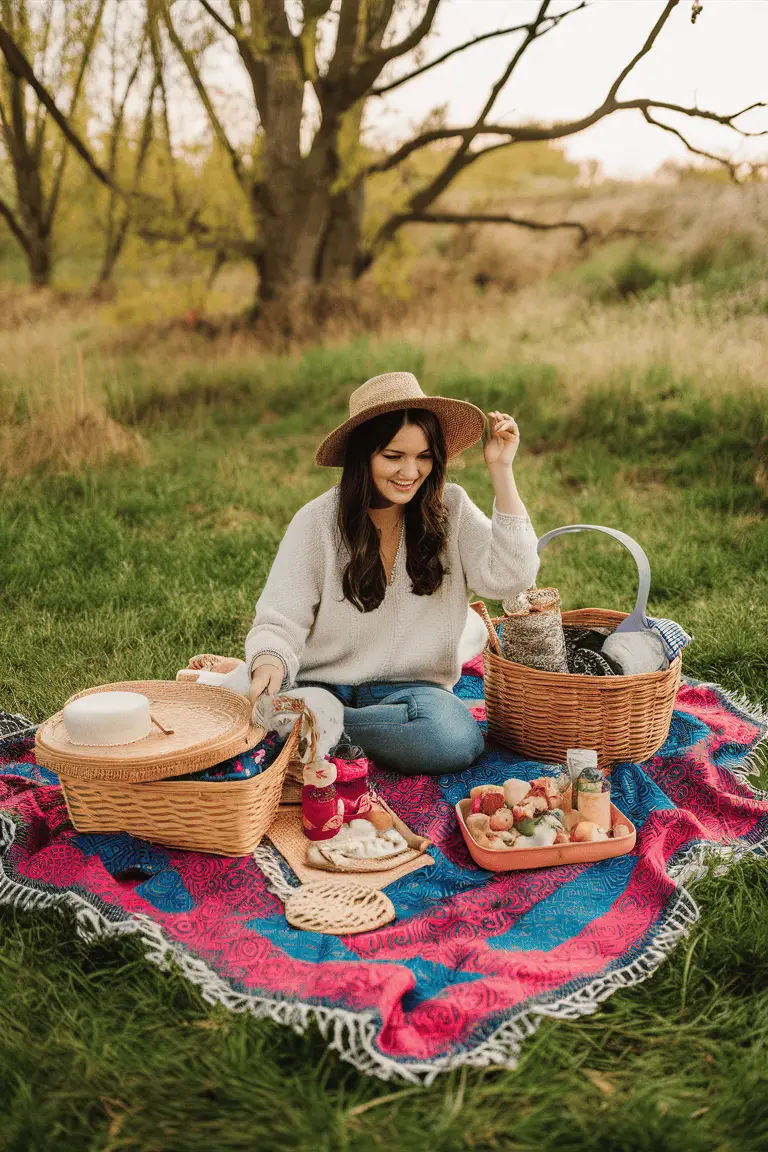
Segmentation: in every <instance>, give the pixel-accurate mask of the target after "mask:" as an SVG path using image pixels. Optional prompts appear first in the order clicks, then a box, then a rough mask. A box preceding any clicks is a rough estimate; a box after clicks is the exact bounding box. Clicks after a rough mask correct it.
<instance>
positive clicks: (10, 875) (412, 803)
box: [0, 660, 768, 1082]
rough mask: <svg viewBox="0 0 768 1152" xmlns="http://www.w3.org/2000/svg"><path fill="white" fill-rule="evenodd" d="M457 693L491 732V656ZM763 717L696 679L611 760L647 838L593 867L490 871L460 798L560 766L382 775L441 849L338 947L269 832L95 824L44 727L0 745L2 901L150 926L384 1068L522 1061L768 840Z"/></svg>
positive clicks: (623, 803) (196, 962) (382, 786)
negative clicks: (298, 890) (301, 912)
mask: <svg viewBox="0 0 768 1152" xmlns="http://www.w3.org/2000/svg"><path fill="white" fill-rule="evenodd" d="M455 692H456V694H457V695H458V696H460V697H461V698H462V699H463V700H464V701H465V703H466V704H467V706H468V707H469V708H470V709H471V710H472V713H473V715H474V716H475V718H476V719H477V720H478V723H480V724H481V726H483V727H485V719H484V715H485V714H484V706H483V702H482V697H483V681H482V663H481V662H480V661H479V660H476V661H472V662H471V663H470V664H469V665H465V668H464V675H463V676H462V678H461V680H460V681H459V683H458V684H457V686H456V689H455ZM766 720H767V718H766V716H764V715H762V714H760V713H759V712H758V711H757V710H756V709H754V708H750V707H749V705H748V704H747V703H746V702H745V701H740V700H736V699H735V698H733V697H732V696H730V695H728V694H727V693H726V692H725V691H724V690H723V689H722V688H719V687H718V686H717V685H714V684H704V683H697V682H695V681H692V680H687V681H685V682H684V683H683V685H682V687H681V689H680V692H679V695H678V698H677V703H676V710H675V713H674V718H673V722H672V728H671V731H670V734H669V738H668V740H667V742H666V743H665V745H664V747H663V748H662V749H661V750H660V752H659V753H658V754H657V755H656V756H654V757H653V758H652V759H650V760H649V761H647V762H646V763H644V764H642V765H640V764H619V765H617V766H616V767H615V768H614V772H613V790H614V802H615V803H617V805H618V807H619V808H620V809H622V810H623V811H624V812H626V813H627V815H628V816H629V817H630V818H631V819H632V821H633V822H634V823H635V825H636V826H637V829H638V838H637V846H636V848H635V850H634V851H633V852H632V854H631V855H628V856H622V857H618V858H616V859H612V860H605V861H603V862H601V863H597V864H591V865H590V864H583V865H574V866H562V867H557V868H550V869H540V870H536V871H529V872H511V873H501V874H492V873H489V872H487V871H484V870H481V869H478V868H477V867H476V866H475V865H474V863H473V861H472V860H471V858H470V857H469V855H468V853H467V851H466V847H465V845H464V842H463V840H462V838H461V835H460V833H459V831H458V829H457V826H456V821H455V816H454V812H453V804H454V803H455V802H456V801H457V800H458V799H460V798H461V797H463V796H465V795H466V794H467V792H468V791H469V789H470V788H471V787H472V786H473V785H475V784H478V783H481V782H483V781H488V782H501V781H503V780H504V779H505V778H506V777H508V776H510V775H517V776H520V777H523V778H531V777H533V776H537V775H540V774H541V771H542V768H541V765H540V764H536V763H534V762H531V761H523V760H521V759H520V758H519V757H517V756H515V755H514V754H513V753H511V752H509V751H508V750H506V749H503V748H501V747H499V746H497V745H494V744H490V743H489V744H488V745H487V748H486V752H485V754H484V755H483V756H482V758H481V759H480V760H479V761H478V762H477V763H476V764H475V766H473V767H472V768H471V769H469V770H467V771H465V772H462V773H460V774H458V775H455V776H443V777H439V778H435V777H426V776H416V777H407V778H406V777H398V776H395V775H392V774H388V773H381V772H380V773H377V777H376V785H377V787H378V788H379V790H380V791H381V793H382V794H383V795H384V797H385V798H386V799H387V800H388V802H389V803H390V804H391V805H392V807H393V808H394V809H395V810H396V811H397V812H398V813H399V814H401V815H402V817H403V818H404V819H406V820H407V822H408V824H409V825H410V826H411V827H412V828H413V829H414V830H415V831H417V832H419V833H422V834H424V835H426V836H429V837H430V838H431V839H432V840H433V841H434V843H435V845H436V846H437V849H438V850H437V851H436V852H435V853H434V855H435V857H436V863H435V864H434V866H432V867H430V868H426V869H423V870H421V871H419V872H415V873H412V874H410V875H408V876H404V877H402V878H401V879H400V880H398V881H396V882H395V883H394V884H392V885H390V887H389V888H388V889H387V893H388V895H389V896H390V898H391V900H392V902H393V904H394V906H395V909H396V913H397V919H396V920H395V921H394V922H393V923H392V924H389V925H387V926H386V927H385V928H382V929H380V930H378V931H375V932H370V933H366V934H364V935H360V936H347V937H344V938H341V939H337V938H334V937H330V936H323V935H319V934H317V933H309V932H301V931H297V930H296V929H293V928H291V927H289V926H288V924H287V922H286V920H285V917H284V915H283V910H282V904H281V901H280V899H279V895H280V893H281V892H282V893H283V894H284V892H285V891H286V890H287V888H289V887H290V886H293V885H295V884H296V883H297V881H296V878H295V876H294V875H293V874H292V873H291V872H290V870H289V869H288V868H287V866H286V865H285V864H284V862H283V861H282V858H281V857H279V855H278V854H277V852H276V850H275V849H274V847H272V846H270V845H269V843H268V841H264V842H262V845H261V846H260V847H259V848H258V849H257V851H256V853H255V854H254V856H253V857H242V858H228V857H227V858H223V857H218V856H212V855H205V854H203V853H195V852H185V851H174V850H171V849H166V848H162V847H159V846H156V845H152V844H149V843H147V842H146V841H138V840H134V839H133V838H132V837H130V836H127V835H79V834H78V833H77V832H75V830H74V829H73V827H72V825H71V823H70V822H69V820H68V817H67V811H66V807H65V804H64V800H63V796H62V793H61V790H60V788H59V787H58V783H57V777H56V776H55V775H54V773H52V772H50V771H48V770H47V769H45V768H42V767H39V766H37V765H36V764H35V763H34V757H33V749H34V742H33V735H32V734H31V733H30V732H29V731H27V732H26V733H25V734H22V735H19V736H11V737H6V738H5V739H0V902H6V903H13V904H16V905H18V906H20V907H23V908H45V907H47V906H50V905H51V904H52V903H54V902H57V901H66V902H67V903H69V904H70V906H72V907H73V908H74V910H75V913H76V916H77V921H78V930H79V931H81V932H82V933H83V935H86V936H90V935H94V936H96V935H103V936H109V935H122V934H123V933H128V932H135V933H139V934H140V936H141V937H142V939H143V941H144V944H145V948H146V955H147V956H148V958H149V959H151V960H153V961H155V962H157V963H158V964H160V965H161V966H162V965H165V964H167V963H168V962H170V961H175V962H177V963H178V964H179V965H180V966H181V969H182V971H183V972H184V973H185V975H186V976H187V977H188V978H189V979H190V980H191V981H193V982H194V983H195V984H197V985H198V986H199V987H200V988H201V990H202V993H203V996H204V997H205V998H206V999H207V1000H208V1001H210V1002H217V1001H218V1002H221V1003H223V1004H225V1005H227V1006H228V1007H229V1008H231V1009H232V1010H238V1011H250V1012H252V1013H253V1014H254V1015H256V1016H268V1017H271V1018H272V1019H275V1020H278V1021H281V1022H283V1023H285V1024H288V1025H290V1026H292V1027H294V1028H298V1029H303V1028H305V1027H306V1026H307V1024H308V1023H309V1022H310V1021H312V1020H315V1021H316V1022H317V1023H318V1025H319V1026H320V1029H321V1030H322V1032H323V1034H324V1036H325V1038H326V1040H327V1042H328V1044H329V1046H330V1047H331V1048H333V1049H335V1050H336V1051H337V1052H338V1053H339V1054H340V1055H341V1056H342V1058H344V1059H346V1060H348V1061H350V1062H351V1063H353V1064H355V1065H356V1066H357V1067H358V1068H359V1069H360V1070H362V1071H364V1072H366V1073H370V1074H373V1075H377V1076H379V1077H381V1078H383V1079H389V1078H392V1077H400V1078H402V1079H405V1080H409V1081H414V1082H419V1081H424V1082H430V1081H431V1080H432V1079H434V1077H435V1076H436V1075H437V1074H438V1073H439V1072H441V1071H445V1070H447V1069H450V1068H454V1067H456V1066H458V1065H462V1064H466V1065H474V1066H487V1065H489V1064H495V1065H499V1064H503V1065H506V1066H508V1067H513V1066H514V1064H515V1061H516V1059H517V1057H518V1054H519V1052H520V1048H521V1045H522V1044H523V1043H524V1041H525V1039H526V1037H527V1036H530V1035H531V1034H532V1033H533V1032H534V1031H535V1029H536V1027H537V1025H538V1023H539V1022H540V1020H541V1018H542V1017H545V1016H550V1017H558V1016H559V1017H566V1018H568V1019H574V1017H576V1016H578V1015H579V1014H581V1013H590V1012H594V1011H596V1009H597V1007H598V1005H599V1002H600V1001H601V1000H603V999H605V998H606V997H607V996H609V995H610V994H611V993H612V992H614V991H615V990H616V989H618V988H621V987H626V986H627V985H630V984H634V983H637V982H638V981H640V980H643V979H645V978H646V977H648V976H649V975H650V974H651V973H652V972H653V971H654V969H655V968H656V967H657V966H658V965H659V964H660V963H661V962H662V961H663V959H664V957H665V956H666V955H667V953H668V952H669V951H670V949H672V948H673V947H674V945H675V944H676V943H677V942H678V941H679V940H680V938H681V937H682V936H684V935H685V933H686V932H687V931H688V929H689V927H690V925H691V924H692V923H693V922H694V921H695V920H696V919H697V917H698V909H697V906H696V904H695V902H694V900H693V899H692V897H691V895H690V894H689V892H688V891H687V889H686V882H687V881H688V880H689V879H690V878H691V877H692V876H694V875H697V874H698V873H699V872H700V871H701V869H702V866H703V865H702V861H703V859H704V858H705V856H706V854H707V853H709V852H713V851H714V852H718V853H719V854H720V855H721V856H722V861H723V863H724V864H727V863H728V862H729V861H733V860H736V859H738V858H739V857H740V856H741V855H743V854H744V853H747V852H754V853H761V854H765V853H766V851H768V798H767V797H766V795H765V794H763V793H757V792H755V791H754V790H753V789H752V788H751V787H750V786H749V785H748V783H747V782H746V777H747V775H748V773H749V772H750V770H752V768H753V767H754V765H755V764H756V760H755V750H756V748H757V746H758V744H759V743H760V741H761V740H764V739H765V737H766V733H767V732H768V723H767V722H766Z"/></svg>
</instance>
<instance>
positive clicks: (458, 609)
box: [190, 372, 539, 774]
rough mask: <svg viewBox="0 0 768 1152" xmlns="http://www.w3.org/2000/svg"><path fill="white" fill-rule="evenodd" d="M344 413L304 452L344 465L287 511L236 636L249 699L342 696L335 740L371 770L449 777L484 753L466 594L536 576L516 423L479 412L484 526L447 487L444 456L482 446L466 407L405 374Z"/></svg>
mask: <svg viewBox="0 0 768 1152" xmlns="http://www.w3.org/2000/svg"><path fill="white" fill-rule="evenodd" d="M349 411H350V417H349V419H348V420H346V421H345V422H344V423H343V424H341V425H340V426H339V427H338V428H335V429H334V430H333V432H331V433H330V435H328V436H326V438H325V439H324V440H323V442H322V443H321V444H320V446H319V448H318V449H317V453H316V455H315V462H316V463H317V464H319V465H321V466H323V467H342V468H343V472H342V476H341V480H340V482H339V484H337V485H336V486H335V487H333V488H331V489H330V490H329V491H327V492H325V493H323V495H322V496H318V497H317V498H316V499H315V500H311V501H310V502H309V503H308V504H305V505H304V507H303V508H300V509H299V511H298V512H297V513H296V515H295V516H294V517H293V519H292V520H291V523H290V524H289V525H288V529H287V531H286V533H285V536H284V537H283V540H282V542H281V544H280V547H279V549H278V552H277V556H276V557H275V560H274V563H273V565H272V569H271V571H270V573H269V576H268V578H267V581H266V584H265V586H264V590H263V592H262V594H261V596H260V597H259V599H258V601H257V604H256V616H255V619H254V621H253V626H252V627H251V629H250V631H249V633H248V636H247V637H246V641H245V656H246V663H247V665H248V667H249V670H250V675H251V695H252V697H253V698H254V699H256V698H257V697H258V696H259V695H260V694H261V693H262V692H264V691H267V692H269V693H276V692H279V691H281V690H282V691H286V690H288V689H289V688H291V687H292V686H294V685H295V686H296V687H300V686H302V685H305V686H307V685H310V684H314V685H320V686H322V687H324V688H327V689H328V690H329V691H331V692H333V693H334V694H335V695H336V696H337V697H338V698H339V699H341V700H342V702H343V703H344V705H345V708H344V729H345V733H346V734H347V735H348V736H349V737H350V739H351V741H352V743H353V744H356V745H359V746H360V747H361V748H362V749H363V750H364V752H365V754H366V755H367V756H368V757H369V758H370V759H371V760H373V762H374V763H375V764H376V765H378V766H379V767H381V768H387V769H390V770H392V771H396V772H401V773H407V774H417V773H429V774H442V773H444V772H458V771H461V770H462V769H464V768H467V767H468V766H469V765H470V764H471V763H472V762H473V761H474V760H475V759H476V758H477V757H478V756H479V755H480V754H481V752H482V751H483V747H484V742H483V736H482V732H481V730H480V728H479V727H478V725H477V723H476V722H475V720H474V719H473V718H472V716H471V714H470V713H469V711H468V710H467V708H466V706H465V705H464V704H463V703H462V701H461V700H459V699H458V698H457V697H456V696H454V695H453V692H452V691H451V689H452V688H453V686H454V685H455V684H456V682H457V680H458V679H459V676H460V675H461V664H462V661H463V660H466V659H469V658H471V657H472V656H474V655H477V654H478V653H479V652H480V651H481V650H482V648H483V645H484V641H485V635H486V633H485V628H484V626H483V624H482V621H481V620H480V619H479V617H478V616H477V615H476V614H475V613H474V612H472V610H471V609H470V608H469V606H468V602H467V593H468V589H472V591H473V592H475V593H477V594H479V595H481V596H486V597H491V598H493V599H501V598H506V597H511V596H514V595H515V594H516V593H518V592H520V591H522V590H523V589H525V588H528V587H530V585H531V584H533V582H534V580H535V578H536V573H537V571H538V566H539V561H538V555H537V552H536V543H537V540H536V535H535V533H534V531H533V527H532V525H531V522H530V519H529V518H528V515H527V513H526V510H525V507H524V505H523V502H522V500H521V499H520V497H519V495H518V493H517V488H516V486H515V480H514V476H513V473H512V462H513V460H514V458H515V454H516V452H517V448H518V445H519V442H520V437H519V433H518V429H517V425H516V423H515V421H514V420H513V419H512V417H511V416H508V415H507V414H506V413H500V412H491V413H490V420H491V426H490V429H489V433H488V435H487V437H486V438H485V445H484V455H485V462H486V465H487V467H488V471H489V473H490V477H491V483H492V485H493V490H494V497H495V498H494V507H493V513H492V517H491V519H490V520H489V519H488V517H487V516H485V515H484V514H483V513H482V512H481V511H480V509H479V508H477V507H476V506H475V505H474V504H473V503H472V501H471V500H470V499H469V497H468V496H467V494H466V492H465V491H464V489H463V488H461V486H460V485H458V484H446V483H445V469H446V463H447V461H448V460H450V459H451V458H453V457H455V456H458V455H459V453H460V452H462V451H463V450H464V449H465V448H468V447H469V446H470V445H471V444H474V443H476V442H477V441H478V440H479V439H480V438H481V436H483V430H484V426H485V417H484V416H483V413H482V411H481V410H480V409H479V408H476V407H475V405H474V404H469V403H466V402H465V401H461V400H450V399H446V398H444V397H439V396H425V395H424V393H423V392H422V390H421V388H420V387H419V384H418V382H417V380H416V378H415V377H414V376H412V375H411V374H410V373H409V372H389V373H386V374H385V375H383V376H375V377H373V378H372V379H371V380H368V381H366V383H365V384H363V385H362V386H361V387H360V388H358V389H357V390H356V391H355V392H353V393H352V396H351V397H350V402H349ZM201 660H202V658H201V657H193V659H192V660H191V661H190V667H200V666H201V665H200V661H201ZM236 663H237V662H236V661H233V660H222V661H220V663H219V664H218V665H215V666H214V669H215V670H216V671H223V672H226V671H228V670H230V669H231V668H232V667H233V666H234V665H235V664H236Z"/></svg>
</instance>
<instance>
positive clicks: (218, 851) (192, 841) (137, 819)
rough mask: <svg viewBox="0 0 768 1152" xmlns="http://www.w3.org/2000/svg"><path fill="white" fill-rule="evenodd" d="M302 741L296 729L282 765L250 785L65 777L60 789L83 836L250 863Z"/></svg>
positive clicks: (241, 782) (246, 782)
mask: <svg viewBox="0 0 768 1152" xmlns="http://www.w3.org/2000/svg"><path fill="white" fill-rule="evenodd" d="M206 690H207V691H211V689H210V688H207V689H206ZM299 737H300V731H299V724H296V725H295V727H294V728H293V730H292V731H291V733H290V735H289V736H288V739H287V740H286V742H285V745H284V746H283V748H282V751H281V752H280V755H279V756H278V757H277V759H276V760H275V761H273V763H272V764H270V766H269V768H267V769H266V770H265V771H264V772H262V773H261V774H260V775H259V776H253V777H251V779H250V780H225V781H222V782H221V783H214V782H213V781H199V780H158V781H148V782H142V783H131V782H125V783H120V782H116V781H104V780H83V779H79V778H77V777H68V776H66V775H64V774H62V775H60V777H59V781H60V783H61V787H62V790H63V792H64V799H65V801H66V804H67V811H68V812H69V816H70V819H71V821H72V823H73V824H74V826H75V828H76V829H77V830H78V832H128V833H130V835H131V836H136V837H138V838H139V839H142V840H151V841H153V842H155V843H157V844H164V845H166V846H167V847H169V848H186V849H190V850H193V851H196V852H211V853H213V854H215V855H219V856H248V855H250V853H251V852H253V850H254V849H255V848H256V847H257V846H258V844H259V843H260V841H261V838H262V836H263V835H264V833H265V832H266V831H267V829H268V828H269V827H270V825H271V824H272V823H273V821H274V819H275V816H276V815H277V810H278V806H279V804H280V796H281V793H282V790H283V781H284V778H285V770H286V766H287V765H288V763H289V762H290V761H291V760H293V759H295V758H296V756H297V755H298V746H299ZM295 811H298V809H295ZM300 818H301V816H300V814H299V819H300Z"/></svg>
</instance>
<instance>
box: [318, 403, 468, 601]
mask: <svg viewBox="0 0 768 1152" xmlns="http://www.w3.org/2000/svg"><path fill="white" fill-rule="evenodd" d="M404 424H417V425H418V426H419V428H421V430H422V431H423V433H424V435H425V436H426V438H427V443H428V444H429V449H430V452H431V453H432V471H431V472H430V474H429V476H427V478H426V479H425V480H424V481H423V483H422V484H421V485H420V486H419V488H418V490H417V492H416V494H415V495H414V497H413V499H412V500H409V501H408V503H407V504H406V505H405V506H404V512H405V546H406V549H407V556H408V559H407V563H406V571H407V573H408V575H409V576H410V578H411V588H412V590H413V592H414V593H415V594H416V595H417V596H431V594H432V593H433V592H435V591H436V590H437V589H438V588H439V587H440V585H441V583H442V580H443V576H445V575H447V574H448V570H447V569H446V568H445V567H444V566H443V563H442V560H441V559H440V553H441V552H442V551H443V548H444V547H445V542H446V540H447V538H448V513H447V510H446V507H445V504H444V503H443V487H444V485H445V466H446V457H447V453H446V447H445V437H444V435H443V429H442V425H441V424H440V421H439V419H438V418H437V416H436V415H435V413H434V412H430V411H429V410H428V409H426V408H405V409H403V408H400V409H398V410H397V411H395V412H384V413H382V415H381V416H374V417H373V418H372V419H371V420H366V421H365V423H364V424H358V426H357V428H354V429H353V430H352V432H351V434H350V437H349V440H348V441H347V450H346V455H345V458H344V471H343V472H342V475H341V481H340V483H339V514H338V526H339V532H340V534H341V538H342V540H343V542H344V543H345V544H346V546H347V549H348V550H349V555H350V559H349V563H348V564H347V566H346V568H345V570H344V576H343V580H342V588H343V590H344V598H345V599H346V600H349V601H350V602H351V603H352V604H354V605H355V607H356V608H358V609H359V610H360V611H361V612H373V610H374V609H375V608H378V606H379V604H381V602H382V600H383V599H384V594H385V592H386V590H387V577H386V573H385V571H384V565H383V564H382V562H381V556H380V555H379V539H378V536H377V534H376V528H375V527H374V524H373V521H372V520H371V518H370V516H369V515H368V509H369V507H370V506H371V503H372V501H373V498H374V495H375V493H376V487H375V484H374V482H373V476H372V474H371V456H372V455H373V454H374V452H380V451H381V449H382V448H386V446H387V444H389V443H390V441H391V440H392V439H393V438H394V437H395V436H396V435H397V432H398V431H399V430H400V428H402V427H403V425H404Z"/></svg>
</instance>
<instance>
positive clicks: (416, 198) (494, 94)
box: [380, 0, 551, 240]
mask: <svg viewBox="0 0 768 1152" xmlns="http://www.w3.org/2000/svg"><path fill="white" fill-rule="evenodd" d="M550 3H551V0H541V3H540V4H539V9H538V12H537V13H536V15H535V16H534V18H533V21H532V23H531V24H530V25H529V26H528V31H527V32H526V34H525V36H524V38H523V40H522V42H521V43H520V44H519V45H518V48H517V51H515V52H514V53H513V54H512V58H511V60H510V61H509V63H508V64H507V66H506V68H505V69H504V71H503V72H502V74H501V76H500V77H499V79H498V80H497V81H496V83H495V84H494V85H493V87H492V88H491V91H490V94H489V96H488V99H487V100H486V102H485V104H484V105H483V107H482V109H481V111H480V114H479V116H478V117H477V119H476V121H475V123H474V124H473V125H472V127H471V128H469V129H468V131H466V132H464V133H463V134H462V137H461V142H460V144H459V146H458V148H457V149H456V151H455V152H454V153H453V155H452V156H451V158H450V159H449V160H448V162H447V163H446V164H444V165H443V167H442V169H441V170H440V171H439V172H438V173H437V175H436V176H434V177H433V179H432V180H431V181H430V182H429V184H427V185H426V187H424V188H421V189H419V191H418V192H416V193H414V195H413V196H412V197H411V199H410V202H409V205H408V208H409V211H411V212H423V211H424V210H425V209H426V208H428V207H429V205H430V204H432V203H433V202H434V201H435V200H436V199H437V197H438V196H439V195H440V193H441V192H443V191H445V189H446V188H447V187H448V185H449V184H450V183H451V181H452V180H453V179H454V178H455V177H456V176H457V175H458V173H459V172H461V170H462V168H463V167H464V157H465V156H466V155H467V154H468V152H469V149H470V145H471V143H472V141H473V140H474V139H475V137H476V136H478V135H479V134H481V132H482V130H483V126H484V124H485V120H486V117H487V116H488V114H489V112H490V111H491V109H492V108H493V106H494V104H495V103H496V100H497V99H498V96H499V93H500V92H501V90H502V88H503V87H504V85H505V84H506V83H507V81H508V80H509V78H510V76H511V75H512V73H513V72H514V70H515V68H516V67H517V65H518V64H519V62H520V60H521V59H522V57H523V56H524V55H525V53H526V52H527V50H528V48H529V47H530V45H531V44H532V43H533V41H534V40H535V39H536V37H537V36H538V34H539V28H540V27H541V25H542V23H543V21H544V20H545V19H546V16H547V9H548V8H549V5H550ZM391 227H392V225H391V224H390V222H389V221H387V223H385V224H384V226H383V228H382V230H381V232H380V237H381V239H382V240H384V239H386V238H387V236H388V235H389V234H390V229H391Z"/></svg>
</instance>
